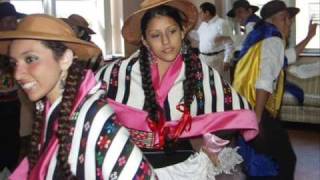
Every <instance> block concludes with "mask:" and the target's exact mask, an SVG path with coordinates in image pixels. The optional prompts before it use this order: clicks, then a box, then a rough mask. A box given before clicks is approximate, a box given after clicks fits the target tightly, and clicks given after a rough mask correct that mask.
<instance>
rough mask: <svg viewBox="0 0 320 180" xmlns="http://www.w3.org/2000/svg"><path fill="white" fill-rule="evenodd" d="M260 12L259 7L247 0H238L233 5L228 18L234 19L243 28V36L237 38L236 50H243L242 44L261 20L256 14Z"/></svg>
mask: <svg viewBox="0 0 320 180" xmlns="http://www.w3.org/2000/svg"><path fill="white" fill-rule="evenodd" d="M258 10H259V7H258V6H254V5H251V4H250V3H249V2H248V1H246V0H238V1H235V2H234V3H233V6H232V9H231V10H230V11H229V12H228V13H227V16H228V17H230V18H234V19H235V21H236V22H237V23H239V25H240V26H241V31H242V35H240V36H237V38H236V39H237V40H238V41H236V42H235V44H236V46H235V47H236V49H238V50H240V49H241V44H242V43H243V40H244V39H245V38H246V36H247V35H248V34H249V33H250V32H251V31H252V30H253V28H254V26H255V24H256V23H257V22H259V21H260V20H261V19H260V17H258V16H257V15H256V14H255V12H256V11H258Z"/></svg>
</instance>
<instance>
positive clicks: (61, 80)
mask: <svg viewBox="0 0 320 180" xmlns="http://www.w3.org/2000/svg"><path fill="white" fill-rule="evenodd" d="M65 86H66V80H65V79H60V89H62V90H63V89H64V87H65Z"/></svg>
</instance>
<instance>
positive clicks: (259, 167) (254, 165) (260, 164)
mask: <svg viewBox="0 0 320 180" xmlns="http://www.w3.org/2000/svg"><path fill="white" fill-rule="evenodd" d="M237 143H238V144H237V145H238V146H239V147H240V148H239V149H238V153H239V154H240V155H241V156H242V158H243V161H244V167H245V173H246V174H247V175H248V176H276V175H277V174H278V169H279V168H278V165H277V164H276V162H274V161H273V160H272V159H271V157H268V156H266V155H263V154H259V153H257V152H256V151H255V150H254V149H253V148H252V147H251V146H250V145H249V144H247V143H246V142H245V141H244V140H243V138H239V139H238V142H237Z"/></svg>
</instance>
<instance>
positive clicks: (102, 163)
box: [44, 83, 156, 180]
mask: <svg viewBox="0 0 320 180" xmlns="http://www.w3.org/2000/svg"><path fill="white" fill-rule="evenodd" d="M100 86H101V83H98V84H97V85H96V87H94V88H93V89H92V90H91V91H90V93H89V94H88V95H87V96H86V97H85V98H84V100H83V101H81V103H80V105H79V106H78V108H77V109H76V111H75V113H74V115H73V125H74V126H73V128H72V132H71V133H72V134H73V136H72V139H71V141H70V147H71V149H70V154H69V157H68V161H69V164H70V166H71V171H72V173H73V174H75V175H76V176H77V178H78V179H87V180H95V179H123V180H127V179H135V178H138V179H139V178H144V179H156V177H155V174H154V171H153V169H152V168H151V167H150V165H149V163H148V162H147V161H146V160H145V158H144V156H143V154H142V152H141V151H140V149H139V148H138V147H137V146H135V145H134V144H133V143H132V142H131V141H130V139H129V132H128V131H127V129H126V128H124V127H121V126H119V125H117V124H115V123H114V121H115V116H114V113H113V111H112V109H111V108H110V106H109V105H108V104H107V103H106V101H105V100H103V98H102V97H103V95H105V89H102V88H100ZM60 102H61V98H60V99H58V100H57V101H56V102H55V103H53V104H52V105H51V107H50V109H49V111H48V113H47V115H46V119H47V120H46V126H45V127H46V128H45V134H44V137H46V139H45V141H44V144H46V142H47V141H49V139H50V138H51V137H50V136H52V134H53V133H52V131H51V129H52V128H53V127H52V126H53V124H54V123H52V122H51V121H55V120H56V117H58V115H57V112H59V111H58V110H57V108H59V104H60ZM58 169H59V168H57V151H56V152H55V153H54V156H53V158H52V159H51V161H50V163H49V167H48V171H47V175H46V178H45V179H47V180H51V179H61V176H60V175H59V174H60V173H59V170H58Z"/></svg>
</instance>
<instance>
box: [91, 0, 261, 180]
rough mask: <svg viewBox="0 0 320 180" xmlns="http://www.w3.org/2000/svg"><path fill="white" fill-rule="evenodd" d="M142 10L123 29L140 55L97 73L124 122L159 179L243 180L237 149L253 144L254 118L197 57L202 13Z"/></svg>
mask: <svg viewBox="0 0 320 180" xmlns="http://www.w3.org/2000/svg"><path fill="white" fill-rule="evenodd" d="M140 7H141V8H140V9H138V10H137V11H135V12H134V13H133V14H132V15H130V16H129V17H128V19H127V20H126V21H125V23H124V26H123V27H122V35H123V37H124V39H125V40H126V41H127V42H128V43H131V44H133V45H139V46H140V48H139V50H137V51H136V52H135V53H133V54H132V55H131V56H130V57H129V58H127V59H124V60H118V61H116V62H114V63H112V64H110V65H109V66H105V67H103V68H102V69H101V70H100V71H99V72H98V73H97V74H96V78H97V79H103V80H104V81H106V82H107V84H108V90H107V94H106V96H107V97H108V102H109V103H110V105H111V106H112V107H113V109H114V110H115V112H116V116H117V118H118V119H117V120H118V122H119V123H120V124H122V125H124V126H126V127H127V128H128V129H129V130H130V133H131V135H132V139H133V142H134V143H135V144H137V145H138V146H139V147H140V148H143V151H144V154H145V155H146V156H147V158H148V160H149V161H150V162H151V164H152V165H153V166H154V167H156V168H159V169H155V171H156V173H157V175H158V177H159V178H163V179H167V180H170V179H174V180H179V179H197V180H205V179H215V178H217V179H219V178H223V177H224V178H226V177H229V178H234V179H237V180H238V179H241V177H242V173H241V170H240V169H238V168H237V167H239V164H240V162H241V159H242V158H241V157H240V156H238V154H237V152H236V150H237V148H235V147H234V146H233V143H232V142H233V139H234V137H238V133H239V134H241V136H244V137H245V138H246V139H247V140H250V139H252V138H254V137H255V135H256V134H257V126H256V125H257V122H256V119H255V114H254V113H253V112H252V111H251V110H250V108H249V106H248V104H247V101H246V100H245V99H244V98H242V97H241V96H239V95H238V94H237V92H236V91H234V90H233V89H232V88H231V86H230V85H229V84H228V83H226V82H225V81H223V80H222V79H221V77H220V75H219V73H218V72H217V71H216V70H215V69H214V68H212V67H210V66H208V65H207V64H206V62H205V61H204V60H201V59H199V58H198V56H196V55H195V54H193V53H192V50H191V47H190V44H189V42H188V41H187V39H186V36H187V34H188V32H189V31H190V30H191V29H192V28H193V27H194V25H195V23H196V21H197V19H198V13H197V8H196V7H195V6H194V5H193V4H192V3H191V2H190V1H187V0H169V1H159V0H145V1H143V2H142V3H141V5H140ZM223 133H225V134H223ZM214 134H215V135H214ZM216 135H217V136H216ZM218 136H220V137H218ZM224 139H228V140H224ZM228 143H230V145H229V144H228ZM226 144H228V146H226ZM209 147H210V148H209ZM235 169H238V170H239V171H234V170H235Z"/></svg>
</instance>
